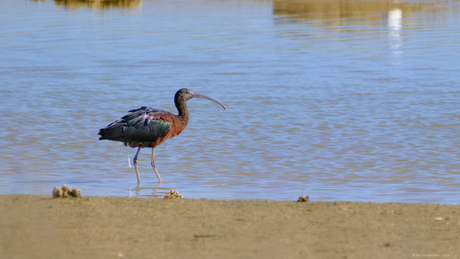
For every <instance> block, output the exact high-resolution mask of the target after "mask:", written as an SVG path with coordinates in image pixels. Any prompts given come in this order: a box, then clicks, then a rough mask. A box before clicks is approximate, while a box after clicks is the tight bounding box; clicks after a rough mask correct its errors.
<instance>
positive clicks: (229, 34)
mask: <svg viewBox="0 0 460 259" xmlns="http://www.w3.org/2000/svg"><path fill="white" fill-rule="evenodd" d="M340 2H341V3H342V4H340V5H339V4H338V3H339V1H338V0H328V1H309V0H307V1H300V0H291V1H281V0H280V1H277V0H275V1H206V0H203V1H199V0H192V1H166V0H159V1H150V0H147V1H145V0H144V1H142V2H141V1H120V2H114V1H111V2H98V1H94V2H92V3H91V4H84V3H82V2H80V1H71V0H69V1H57V0H56V1H45V2H35V1H15V0H5V1H1V2H0V6H1V7H2V9H4V10H8V12H2V14H0V31H1V32H2V33H0V48H1V51H0V60H1V62H0V96H1V99H2V105H1V107H2V108H1V109H0V120H1V124H2V125H3V130H2V131H1V133H0V159H1V160H0V161H1V163H2V166H1V167H0V179H1V180H0V194H10V193H26V194H50V193H51V190H52V188H53V187H54V186H57V185H62V184H63V183H67V184H68V185H70V186H71V187H78V188H81V189H82V192H83V195H110V196H136V195H138V196H141V197H150V196H155V195H161V194H162V193H164V192H166V190H167V189H169V188H174V189H177V190H178V191H179V192H180V193H182V194H183V195H184V196H185V197H186V198H218V199H271V200H296V199H297V198H298V197H299V196H300V195H303V194H306V195H310V198H311V200H314V201H338V200H348V201H369V202H416V203H443V204H460V101H459V100H460V79H459V74H460V51H459V47H458V46H460V4H459V2H458V1H436V2H434V1H423V2H415V1H408V2H400V3H397V2H388V3H387V2H378V1H355V0H350V1H346V2H345V3H344V2H343V1H340ZM108 3H112V4H108ZM182 87H187V88H190V89H192V90H193V91H196V92H198V93H202V94H206V95H208V96H211V97H213V98H215V99H217V100H219V101H221V102H223V103H224V104H225V105H226V106H227V110H225V111H224V110H222V109H221V108H220V107H219V106H218V105H216V104H214V103H212V102H209V101H206V100H202V99H193V100H191V101H190V102H189V108H190V111H191V120H190V122H189V125H188V127H187V128H186V129H185V131H184V132H183V133H182V134H181V135H180V136H178V137H176V138H174V139H172V140H168V141H167V142H165V143H164V144H163V145H161V146H159V147H158V148H156V162H157V167H158V169H159V171H160V173H161V175H162V178H163V181H164V182H163V183H162V184H161V186H160V187H161V188H164V189H158V188H156V186H157V179H156V176H155V174H154V173H153V171H152V170H151V167H150V152H151V151H150V149H143V150H142V152H141V155H140V158H139V169H140V172H141V178H142V180H143V182H142V185H141V187H142V188H141V189H140V190H136V185H137V180H136V176H135V173H134V168H130V167H129V165H128V156H129V157H130V158H131V159H132V157H133V156H134V154H135V149H129V148H126V147H124V146H123V144H122V143H117V142H111V141H99V140H98V135H97V133H98V130H99V128H101V127H104V126H106V125H107V124H109V123H110V122H112V121H114V120H116V119H118V118H120V117H121V116H123V115H124V114H126V112H127V111H128V110H130V109H133V108H138V107H140V106H144V105H146V106H150V107H154V108H160V109H166V110H170V111H174V112H175V107H174V104H173V96H174V93H175V92H176V91H177V90H178V89H180V88H182Z"/></svg>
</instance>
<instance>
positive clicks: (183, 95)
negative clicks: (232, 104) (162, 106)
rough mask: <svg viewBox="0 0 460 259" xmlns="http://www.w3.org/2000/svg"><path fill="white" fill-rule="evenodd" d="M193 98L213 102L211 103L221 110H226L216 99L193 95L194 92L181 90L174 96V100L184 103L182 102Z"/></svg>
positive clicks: (185, 89)
mask: <svg viewBox="0 0 460 259" xmlns="http://www.w3.org/2000/svg"><path fill="white" fill-rule="evenodd" d="M194 97H196V98H201V99H207V100H210V101H213V102H215V103H217V104H219V105H220V106H222V108H224V110H225V109H226V108H225V105H223V104H222V103H221V102H219V101H217V100H216V99H213V98H211V97H208V96H206V95H202V94H198V93H194V92H192V91H190V90H189V89H187V88H182V89H180V90H179V91H177V93H176V96H175V100H176V101H178V102H184V101H188V100H190V99H192V98H194Z"/></svg>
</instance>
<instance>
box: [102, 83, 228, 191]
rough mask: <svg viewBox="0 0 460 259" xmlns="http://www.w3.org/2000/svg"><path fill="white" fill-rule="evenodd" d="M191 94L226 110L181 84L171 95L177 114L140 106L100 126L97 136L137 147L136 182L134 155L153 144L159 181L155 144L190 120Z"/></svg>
mask: <svg viewBox="0 0 460 259" xmlns="http://www.w3.org/2000/svg"><path fill="white" fill-rule="evenodd" d="M193 97H196V98H203V99H208V100H211V101H213V102H215V103H218V104H219V105H221V106H222V107H223V108H224V110H225V106H224V105H223V104H222V103H221V102H219V101H217V100H214V99H213V98H211V97H207V96H205V95H201V94H197V93H194V92H192V91H190V90H188V89H185V88H182V89H180V90H179V91H177V93H176V95H175V96H174V103H175V104H176V108H177V110H178V111H179V114H178V115H175V114H173V113H170V112H168V111H163V110H157V109H153V108H150V107H145V106H143V107H141V108H139V109H134V110H130V111H129V114H127V115H125V116H123V117H122V118H121V119H119V120H116V121H114V122H112V123H110V124H109V125H108V126H107V127H105V128H102V129H100V131H99V135H101V137H100V138H99V139H100V140H102V139H108V140H113V141H121V142H123V143H124V144H125V146H128V145H129V146H130V147H132V148H135V147H137V148H138V149H137V152H136V155H135V156H134V159H133V163H134V168H135V169H136V175H137V181H138V184H140V183H141V178H140V177H139V169H138V168H137V156H138V155H139V151H140V150H141V148H148V147H149V148H152V167H153V170H154V171H155V173H156V175H157V177H158V180H159V181H160V183H161V182H162V181H161V177H160V174H159V173H158V170H157V169H156V166H155V147H156V146H158V145H160V144H161V143H163V142H165V141H166V140H168V139H170V138H173V137H175V136H177V135H179V134H180V133H181V132H182V131H183V130H184V129H185V127H186V126H187V123H188V120H189V112H188V109H187V101H188V100H190V99H192V98H193Z"/></svg>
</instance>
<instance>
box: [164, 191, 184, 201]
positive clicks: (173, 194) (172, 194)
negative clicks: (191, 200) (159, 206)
mask: <svg viewBox="0 0 460 259" xmlns="http://www.w3.org/2000/svg"><path fill="white" fill-rule="evenodd" d="M182 198H183V196H182V194H180V193H179V192H178V191H177V190H169V191H168V193H167V194H165V199H182Z"/></svg>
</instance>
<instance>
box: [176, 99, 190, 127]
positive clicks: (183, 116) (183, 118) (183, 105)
mask: <svg viewBox="0 0 460 259" xmlns="http://www.w3.org/2000/svg"><path fill="white" fill-rule="evenodd" d="M174 102H175V104H176V108H177V111H178V112H179V115H178V117H179V120H180V122H181V123H185V124H187V123H188V119H189V112H188V108H187V101H181V100H177V99H176V100H174Z"/></svg>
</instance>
